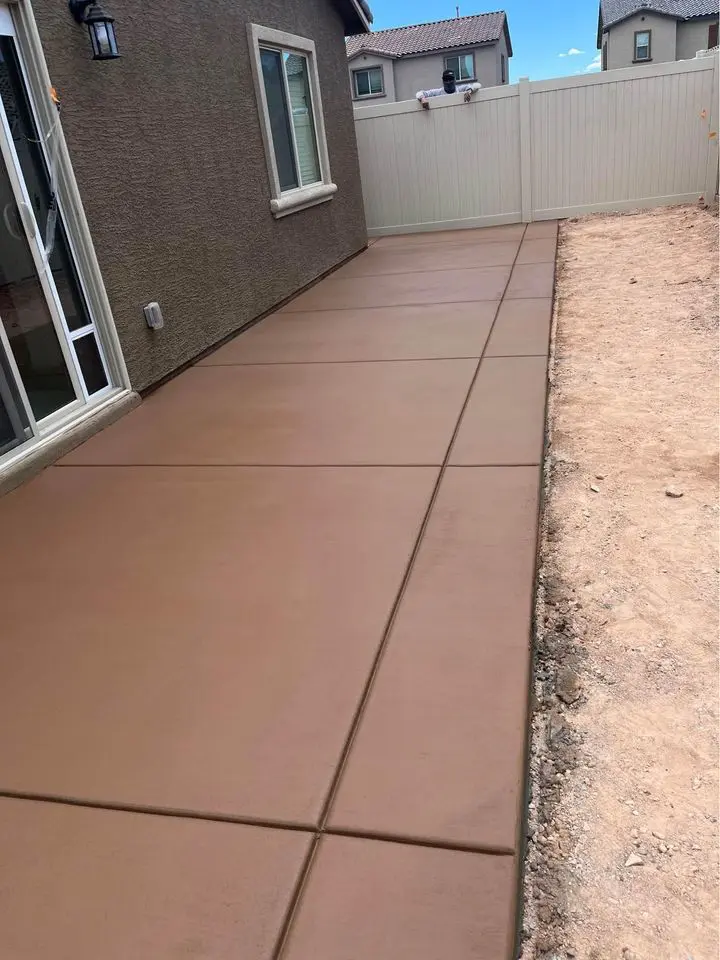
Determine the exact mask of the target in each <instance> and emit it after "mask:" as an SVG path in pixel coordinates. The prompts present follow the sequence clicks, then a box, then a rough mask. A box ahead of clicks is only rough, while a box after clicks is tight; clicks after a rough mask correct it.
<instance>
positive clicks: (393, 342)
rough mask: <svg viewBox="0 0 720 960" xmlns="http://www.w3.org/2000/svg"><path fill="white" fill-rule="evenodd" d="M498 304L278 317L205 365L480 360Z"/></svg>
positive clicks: (265, 323)
mask: <svg viewBox="0 0 720 960" xmlns="http://www.w3.org/2000/svg"><path fill="white" fill-rule="evenodd" d="M518 302H520V301H518ZM498 306H499V301H496V300H487V301H481V302H477V303H448V304H433V303H431V304H424V305H422V306H410V307H407V306H406V307H375V308H372V307H371V308H369V309H366V310H352V309H351V310H319V311H317V312H316V313H313V312H310V313H277V314H274V315H273V316H271V317H268V318H267V319H266V320H264V321H263V322H262V323H259V324H258V325H257V326H255V327H252V328H251V329H250V330H248V331H246V332H245V333H243V334H242V335H241V336H239V337H236V338H235V339H234V340H231V341H230V342H229V343H227V344H225V346H223V347H221V348H220V349H219V350H217V351H216V352H215V353H212V354H210V355H209V356H208V357H206V358H205V359H204V360H203V361H202V363H201V366H217V365H220V364H239V363H329V362H333V361H336V362H337V361H339V362H345V361H359V360H362V361H371V360H382V361H387V360H427V359H438V360H439V359H442V358H454V357H479V356H480V355H481V354H482V352H483V348H484V347H485V343H486V341H487V337H488V334H489V332H490V327H491V326H492V322H493V320H494V319H495V314H496V313H497V309H498Z"/></svg>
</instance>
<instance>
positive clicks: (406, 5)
mask: <svg viewBox="0 0 720 960" xmlns="http://www.w3.org/2000/svg"><path fill="white" fill-rule="evenodd" d="M458 2H459V3H460V16H461V17H462V16H469V15H470V14H473V13H488V12H489V11H491V10H504V11H505V13H506V14H507V18H508V25H509V27H510V39H511V41H512V46H513V57H512V60H511V61H510V82H511V83H512V82H513V81H516V80H517V79H518V77H530V79H531V80H545V79H547V78H549V77H567V76H571V75H573V74H576V73H585V72H586V71H589V72H592V71H594V70H599V69H600V58H599V55H598V51H597V48H596V42H597V41H596V36H597V20H598V3H597V0H505V2H504V3H503V2H502V0H500V2H497V0H488V2H487V3H486V4H485V5H483V4H482V3H480V4H478V3H477V2H472V3H471V2H469V0H370V7H371V9H372V12H373V16H374V18H375V21H374V23H373V30H385V29H387V28H388V27H404V26H407V25H408V24H411V23H426V22H427V21H430V20H446V19H448V18H449V17H454V16H455V6H456V4H457V3H458Z"/></svg>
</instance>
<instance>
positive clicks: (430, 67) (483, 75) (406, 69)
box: [395, 43, 500, 100]
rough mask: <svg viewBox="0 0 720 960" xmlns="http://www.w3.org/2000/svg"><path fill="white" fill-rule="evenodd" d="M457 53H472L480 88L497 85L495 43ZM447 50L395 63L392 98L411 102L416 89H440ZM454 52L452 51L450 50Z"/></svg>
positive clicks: (497, 65) (498, 80) (498, 73)
mask: <svg viewBox="0 0 720 960" xmlns="http://www.w3.org/2000/svg"><path fill="white" fill-rule="evenodd" d="M459 52H460V53H474V54H475V74H476V79H477V80H478V82H479V83H481V84H482V85H483V87H494V86H496V85H497V84H499V83H500V57H499V56H498V52H497V44H494V43H492V44H486V45H485V46H483V47H474V48H464V49H463V50H461V51H459ZM448 53H449V51H445V53H438V54H426V55H425V56H422V57H407V58H406V57H403V58H402V59H400V60H396V61H395V96H396V99H397V100H412V99H413V98H414V96H415V94H416V93H417V92H418V90H429V89H432V88H434V87H441V86H442V74H443V70H444V62H445V56H446V55H447V54H448ZM452 53H454V51H452Z"/></svg>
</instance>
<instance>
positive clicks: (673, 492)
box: [665, 487, 683, 500]
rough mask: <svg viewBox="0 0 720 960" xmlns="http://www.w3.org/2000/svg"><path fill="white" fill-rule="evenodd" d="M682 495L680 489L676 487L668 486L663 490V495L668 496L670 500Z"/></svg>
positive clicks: (677, 498)
mask: <svg viewBox="0 0 720 960" xmlns="http://www.w3.org/2000/svg"><path fill="white" fill-rule="evenodd" d="M682 495H683V492H682V490H678V489H677V488H676V487H668V488H667V489H666V491H665V496H666V497H670V499H671V500H679V499H680V497H681V496H682Z"/></svg>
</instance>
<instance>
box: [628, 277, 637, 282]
mask: <svg viewBox="0 0 720 960" xmlns="http://www.w3.org/2000/svg"><path fill="white" fill-rule="evenodd" d="M628 282H629V283H637V280H636V279H635V277H630V280H629V281H628Z"/></svg>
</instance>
